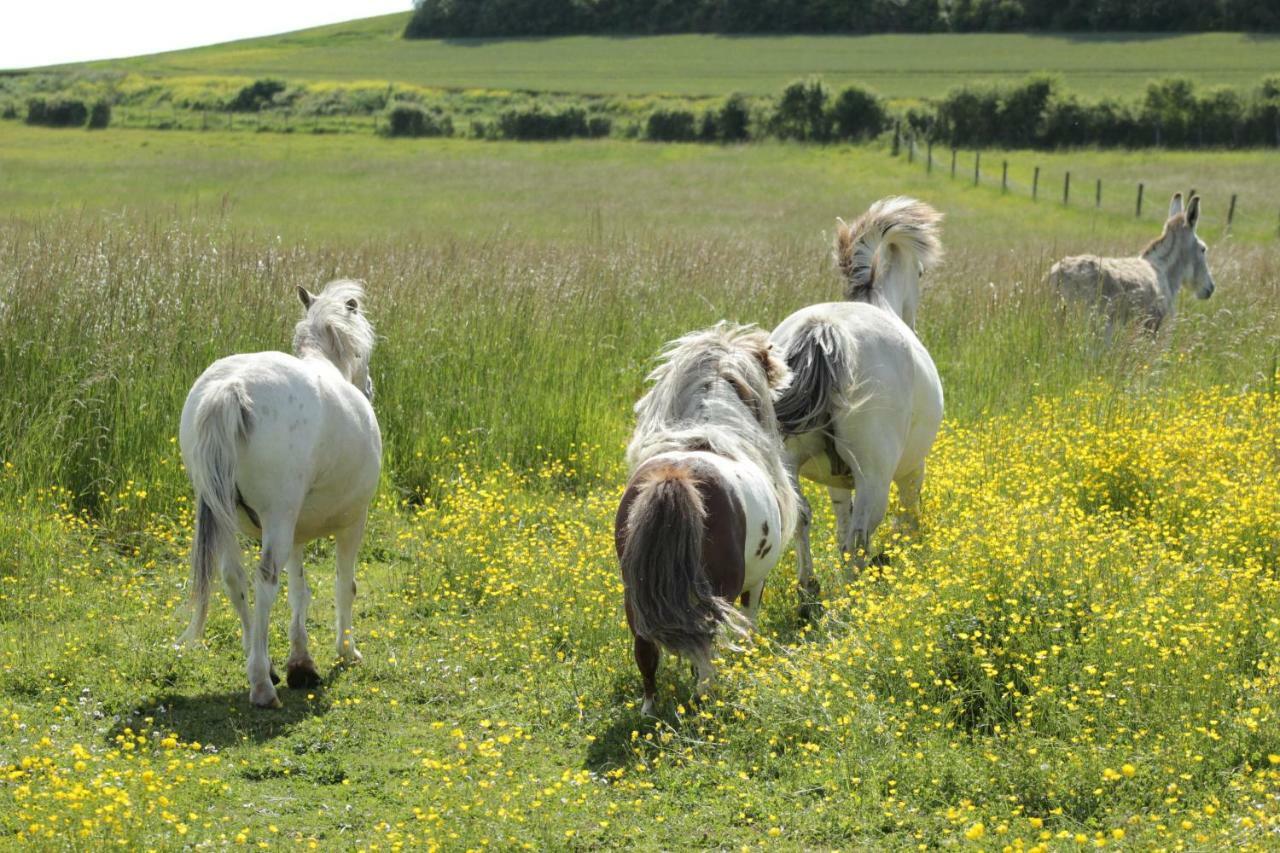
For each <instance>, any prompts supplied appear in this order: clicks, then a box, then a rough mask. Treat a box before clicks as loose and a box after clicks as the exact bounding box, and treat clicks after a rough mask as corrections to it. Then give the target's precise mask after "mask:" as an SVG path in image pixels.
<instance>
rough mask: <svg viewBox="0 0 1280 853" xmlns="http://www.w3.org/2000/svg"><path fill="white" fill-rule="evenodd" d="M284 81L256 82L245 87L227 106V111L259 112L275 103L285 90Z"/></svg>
mask: <svg viewBox="0 0 1280 853" xmlns="http://www.w3.org/2000/svg"><path fill="white" fill-rule="evenodd" d="M285 88H286V87H285V84H284V81H283V80H255V81H254V82H253V83H251V84H249V85H248V86H245V87H244V88H243V89H241V90H240V91H239V92H237V93H236V96H235V97H234V98H232V99H231V101H230V102H228V104H227V109H229V110H231V111H232V112H237V113H252V112H257V111H258V110H260V109H262V108H263V107H264V106H269V105H270V104H272V103H273V102H274V99H275V97H276V95H279V94H281V93H282V92H284V90H285Z"/></svg>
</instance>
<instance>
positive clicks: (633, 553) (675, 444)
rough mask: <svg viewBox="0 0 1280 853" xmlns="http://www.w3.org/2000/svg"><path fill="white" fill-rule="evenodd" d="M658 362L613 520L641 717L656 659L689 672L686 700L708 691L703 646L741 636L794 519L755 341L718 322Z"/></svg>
mask: <svg viewBox="0 0 1280 853" xmlns="http://www.w3.org/2000/svg"><path fill="white" fill-rule="evenodd" d="M663 355H664V360H663V362H662V364H660V365H659V366H658V368H657V369H656V370H654V371H653V373H652V374H650V376H649V380H650V381H651V382H652V383H653V387H652V388H650V390H649V392H648V393H647V394H645V395H644V397H643V398H641V400H640V401H639V402H638V403H637V404H636V408H635V410H636V429H635V432H634V434H633V435H632V438H631V443H630V445H629V446H628V448H627V463H628V465H629V467H630V469H631V478H630V481H629V482H628V483H627V488H626V491H625V492H624V493H623V496H622V502H621V504H620V505H619V507H618V514H617V518H616V520H615V523H614V539H615V545H616V547H617V552H618V560H619V562H620V563H621V566H622V582H623V587H624V590H625V604H626V612H627V624H628V625H629V626H630V627H631V632H632V634H633V636H634V640H635V660H636V665H637V666H638V667H639V668H640V676H641V678H642V679H643V681H644V705H643V708H642V711H643V713H645V714H652V713H653V709H654V694H655V690H656V682H655V679H656V675H657V671H658V658H659V654H660V650H661V649H666V650H667V651H668V652H671V653H673V654H676V655H680V656H682V657H685V658H687V659H689V660H690V661H691V662H692V663H693V665H694V666H695V667H696V669H697V693H698V695H702V694H704V693H705V692H706V690H707V689H708V688H709V687H710V685H711V683H712V681H713V679H714V677H715V668H714V666H713V665H712V663H711V660H712V657H713V652H714V646H715V642H716V640H717V638H718V637H719V636H720V635H721V634H722V633H723V632H724V631H725V630H726V629H727V630H728V631H729V632H731V633H733V634H737V635H738V636H740V637H745V636H746V635H747V633H748V631H749V629H750V628H751V626H752V623H753V621H754V618H755V614H756V612H757V611H758V610H759V608H760V596H761V594H762V593H763V591H764V584H765V579H766V578H767V577H768V574H769V571H770V570H771V569H772V568H773V567H774V565H775V564H776V563H777V562H778V557H779V556H780V555H781V553H782V550H783V548H784V547H785V546H786V544H787V543H788V542H789V541H790V539H791V533H792V530H793V529H794V527H795V521H796V495H795V492H794V491H793V489H792V487H791V483H790V480H789V478H788V475H787V472H786V469H785V468H784V466H783V463H782V436H781V434H780V433H779V432H778V426H777V420H776V418H775V416H774V411H773V400H774V397H775V396H776V395H777V394H778V393H779V392H780V391H781V389H783V388H784V387H786V384H787V382H788V380H789V377H790V372H789V371H788V370H787V366H786V365H785V364H784V363H783V362H782V360H781V359H779V358H778V357H777V356H776V355H775V354H774V352H773V351H772V349H771V347H770V344H769V338H768V335H766V334H765V333H764V332H763V331H761V330H759V329H756V328H754V327H751V326H738V325H733V324H729V323H720V324H718V325H716V326H713V327H712V328H710V329H705V330H703V331H699V332H693V333H691V334H688V335H685V336H684V337H682V338H680V339H679V340H676V341H673V342H672V343H670V344H668V346H667V348H666V349H665V350H664V353H663ZM739 598H741V602H742V606H743V609H744V611H745V613H743V612H739V611H738V610H737V609H736V608H735V607H734V604H733V603H734V602H735V601H736V600H738V599H739Z"/></svg>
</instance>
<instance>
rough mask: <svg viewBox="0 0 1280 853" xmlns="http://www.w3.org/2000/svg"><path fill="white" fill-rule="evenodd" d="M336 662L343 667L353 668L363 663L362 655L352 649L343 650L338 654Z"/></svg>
mask: <svg viewBox="0 0 1280 853" xmlns="http://www.w3.org/2000/svg"><path fill="white" fill-rule="evenodd" d="M338 662H339V663H341V664H342V665H343V666H355V665H356V664H359V663H363V662H364V655H362V654H360V652H358V651H356V650H355V649H354V648H350V649H343V650H342V651H340V652H338Z"/></svg>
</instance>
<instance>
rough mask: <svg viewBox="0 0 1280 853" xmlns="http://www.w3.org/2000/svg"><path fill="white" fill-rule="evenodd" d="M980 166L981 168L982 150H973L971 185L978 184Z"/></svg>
mask: <svg viewBox="0 0 1280 853" xmlns="http://www.w3.org/2000/svg"><path fill="white" fill-rule="evenodd" d="M981 168H982V152H981V151H975V152H973V185H974V186H975V187H976V186H977V185H978V176H979V174H980V170H981Z"/></svg>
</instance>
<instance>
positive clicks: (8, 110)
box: [0, 101, 18, 119]
mask: <svg viewBox="0 0 1280 853" xmlns="http://www.w3.org/2000/svg"><path fill="white" fill-rule="evenodd" d="M17 117H18V104H17V102H16V101H4V102H3V103H2V104H0V118H7V119H15V118H17Z"/></svg>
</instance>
